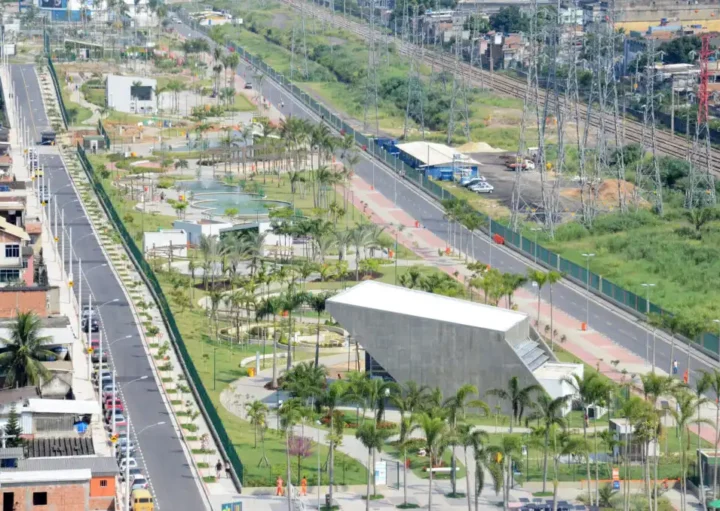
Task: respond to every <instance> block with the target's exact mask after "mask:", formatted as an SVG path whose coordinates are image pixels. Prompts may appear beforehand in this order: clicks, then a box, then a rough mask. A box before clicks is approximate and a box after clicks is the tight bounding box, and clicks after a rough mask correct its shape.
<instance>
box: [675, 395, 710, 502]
mask: <svg viewBox="0 0 720 511" xmlns="http://www.w3.org/2000/svg"><path fill="white" fill-rule="evenodd" d="M675 399H676V401H677V405H676V409H675V410H673V409H671V410H670V414H671V415H672V416H673V418H674V419H675V424H676V426H677V429H678V431H680V464H681V467H682V471H681V475H680V477H681V480H680V485H681V493H682V501H681V507H682V509H685V507H686V505H687V449H688V447H689V446H688V445H684V443H683V439H684V438H685V431H686V430H687V429H688V427H689V426H692V425H694V424H708V425H710V426H712V425H713V424H712V422H710V421H709V420H708V419H702V418H697V419H696V418H695V417H696V416H698V414H699V412H700V410H699V409H700V408H701V407H702V406H703V405H704V404H705V403H707V399H706V398H704V397H703V398H700V399H698V398H697V397H696V396H694V395H693V394H691V393H690V392H687V391H684V390H681V391H679V392H677V393H676V394H675ZM700 493H703V492H700Z"/></svg>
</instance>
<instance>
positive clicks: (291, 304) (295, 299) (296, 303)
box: [280, 284, 307, 371]
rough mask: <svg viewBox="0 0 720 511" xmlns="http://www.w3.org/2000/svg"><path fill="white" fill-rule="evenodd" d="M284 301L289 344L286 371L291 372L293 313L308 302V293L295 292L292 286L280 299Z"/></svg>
mask: <svg viewBox="0 0 720 511" xmlns="http://www.w3.org/2000/svg"><path fill="white" fill-rule="evenodd" d="M280 299H281V301H282V307H283V312H287V313H288V339H287V341H288V344H287V361H286V363H287V365H286V370H287V371H289V370H290V367H291V366H292V345H293V340H292V337H293V322H292V316H293V312H294V311H296V310H298V309H299V308H300V306H301V305H302V304H304V303H305V302H306V301H307V294H306V293H299V292H297V291H295V286H293V285H292V284H291V285H290V287H288V290H287V291H286V292H285V293H283V294H282V295H281V297H280Z"/></svg>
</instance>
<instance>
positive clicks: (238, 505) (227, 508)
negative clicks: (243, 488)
mask: <svg viewBox="0 0 720 511" xmlns="http://www.w3.org/2000/svg"><path fill="white" fill-rule="evenodd" d="M220 511H242V502H227V503H225V504H223V505H222V507H221V508H220Z"/></svg>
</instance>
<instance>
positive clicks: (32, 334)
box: [0, 312, 55, 387]
mask: <svg viewBox="0 0 720 511" xmlns="http://www.w3.org/2000/svg"><path fill="white" fill-rule="evenodd" d="M41 328H42V324H41V323H40V318H39V317H38V316H37V315H36V314H35V313H33V312H18V313H17V316H15V320H14V321H13V322H12V323H11V324H10V326H9V330H10V337H9V338H8V339H0V341H1V342H2V343H3V344H4V345H5V351H4V352H3V353H0V371H2V372H3V373H5V385H6V386H8V387H13V386H14V387H25V386H27V385H39V384H40V382H41V379H43V378H48V377H49V376H50V371H48V369H47V368H46V367H45V366H44V365H43V364H42V362H43V361H44V360H52V359H53V357H54V356H55V354H54V353H53V352H52V351H50V350H49V349H47V348H45V346H46V345H47V344H48V343H49V342H50V341H51V340H52V338H51V337H48V336H41V335H40V330H41Z"/></svg>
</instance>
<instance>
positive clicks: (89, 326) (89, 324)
mask: <svg viewBox="0 0 720 511" xmlns="http://www.w3.org/2000/svg"><path fill="white" fill-rule="evenodd" d="M82 329H83V332H85V333H90V332H99V331H100V322H99V321H98V320H97V319H96V318H95V317H90V318H84V319H83V320H82Z"/></svg>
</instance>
